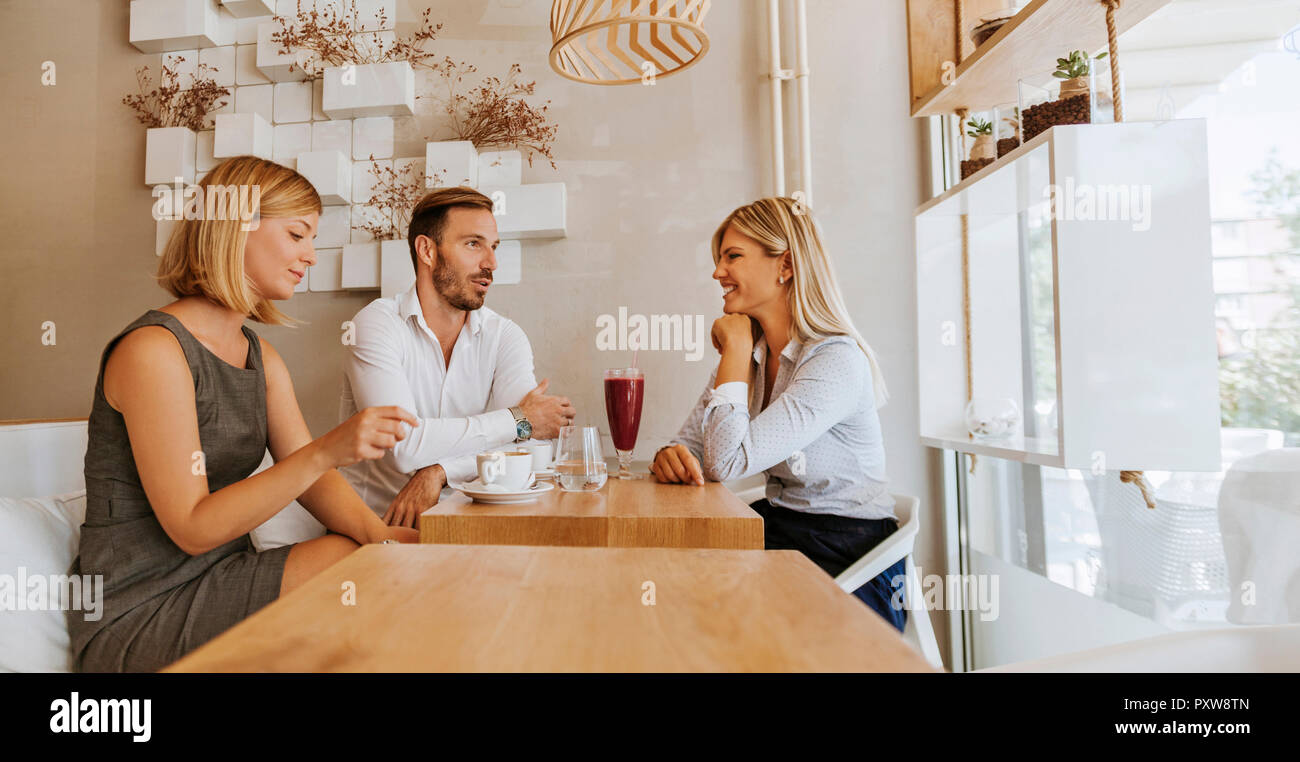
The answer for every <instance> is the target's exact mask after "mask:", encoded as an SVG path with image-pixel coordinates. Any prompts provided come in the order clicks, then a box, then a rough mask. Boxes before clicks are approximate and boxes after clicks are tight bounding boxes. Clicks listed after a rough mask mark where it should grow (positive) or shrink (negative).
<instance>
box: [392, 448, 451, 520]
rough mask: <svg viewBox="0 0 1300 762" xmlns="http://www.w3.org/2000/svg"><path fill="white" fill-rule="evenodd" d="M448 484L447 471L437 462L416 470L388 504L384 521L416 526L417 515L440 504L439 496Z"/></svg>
mask: <svg viewBox="0 0 1300 762" xmlns="http://www.w3.org/2000/svg"><path fill="white" fill-rule="evenodd" d="M446 484H447V472H446V471H444V470H442V466H440V465H438V464H437V463H435V464H433V465H432V466H427V467H425V468H421V469H420V470H419V471H416V472H415V474H414V475H413V476H411V480H410V481H408V482H407V483H406V486H405V487H402V491H401V492H398V493H397V497H395V498H393V502H392V504H391V505H389V506H388V512H387V513H385V514H384V523H385V524H388V525H389V526H395V527H412V528H414V527H415V519H416V517H417V516H419V515H420V514H421V513H424V512H425V511H427V510H429V508H431V507H433V506H435V505H437V504H438V497H439V496H440V495H441V494H442V488H443V487H444V486H446Z"/></svg>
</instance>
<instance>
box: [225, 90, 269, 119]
mask: <svg viewBox="0 0 1300 762" xmlns="http://www.w3.org/2000/svg"><path fill="white" fill-rule="evenodd" d="M274 93H275V88H274V87H273V86H272V85H252V86H250V87H236V88H235V113H236V114H260V115H261V116H262V118H263V119H265V120H266V121H268V122H272V117H273V116H274V114H275V110H274V105H275V95H274Z"/></svg>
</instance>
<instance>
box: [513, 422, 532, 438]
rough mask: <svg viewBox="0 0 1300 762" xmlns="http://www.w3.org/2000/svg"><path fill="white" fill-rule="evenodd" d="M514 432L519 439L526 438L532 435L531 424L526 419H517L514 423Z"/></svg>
mask: <svg viewBox="0 0 1300 762" xmlns="http://www.w3.org/2000/svg"><path fill="white" fill-rule="evenodd" d="M515 433H516V434H517V435H518V436H519V438H520V439H528V438H529V437H531V436H532V435H533V425H532V424H531V423H529V422H528V421H517V422H516V423H515Z"/></svg>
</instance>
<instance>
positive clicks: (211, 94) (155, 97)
mask: <svg viewBox="0 0 1300 762" xmlns="http://www.w3.org/2000/svg"><path fill="white" fill-rule="evenodd" d="M184 61H185V58H184V57H180V56H178V57H176V58H175V59H173V64H180V63H184ZM135 77H136V83H137V85H138V86H139V92H138V93H136V94H134V95H127V96H125V97H123V98H122V103H123V104H124V105H126V106H129V107H130V108H131V110H133V111H134V112H135V114H136V118H137V119H139V120H140V122H141V123H142V124H144V125H145V127H147V128H148V131H147V132H146V137H145V162H144V182H145V184H146V185H159V184H169V183H172V182H175V180H176V178H177V177H180V178H182V179H183V180H184V181H186V182H193V181H194V161H195V154H196V139H197V133H198V132H199V131H200V130H202V129H203V126H204V119H205V118H206V117H207V115H208V114H209V113H211V112H212V111H214V110H216V109H218V108H221V107H223V106H225V105H226V101H219V99H221V98H224V97H226V96H228V95H230V90H229V88H226V87H222V86H221V85H218V84H217V83H216V80H214V79H213V78H212V75H211V74H210V73H209V68H208V67H207V66H206V65H204V64H199V65H198V66H197V68H196V70H195V73H194V81H193V84H192V85H191V86H190V87H188V88H184V89H182V88H181V86H180V76H179V73H178V71H177V69H175V68H172V66H169V65H167V64H163V66H162V69H161V71H160V72H159V75H158V83H157V85H154V84H153V81H152V78H151V77H150V75H149V67H148V66H142V67H140V68H139V69H137V70H136V73H135Z"/></svg>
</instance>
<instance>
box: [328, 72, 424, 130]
mask: <svg viewBox="0 0 1300 762" xmlns="http://www.w3.org/2000/svg"><path fill="white" fill-rule="evenodd" d="M324 78H325V86H324V91H323V92H324V95H323V100H324V104H323V105H322V106H321V110H322V111H324V112H325V114H326V115H327V116H329V117H330V118H331V119H349V118H352V117H359V116H408V115H410V114H413V113H415V73H414V72H413V71H412V69H411V64H410V62H408V61H394V62H389V63H375V64H361V65H358V66H331V67H329V68H327V69H325V74H324Z"/></svg>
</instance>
